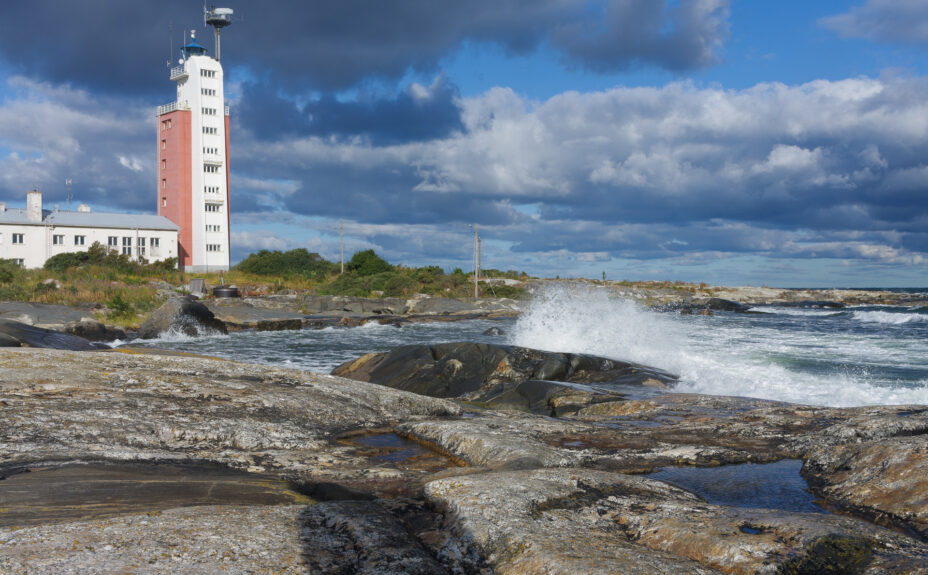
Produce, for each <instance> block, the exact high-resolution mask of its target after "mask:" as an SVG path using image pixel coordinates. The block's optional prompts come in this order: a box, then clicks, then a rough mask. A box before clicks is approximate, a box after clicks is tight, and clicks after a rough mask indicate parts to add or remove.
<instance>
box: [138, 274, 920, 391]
mask: <svg viewBox="0 0 928 575" xmlns="http://www.w3.org/2000/svg"><path fill="white" fill-rule="evenodd" d="M753 311H755V312H757V313H750V314H742V313H733V312H715V313H714V315H712V316H701V315H682V314H680V313H678V312H673V311H665V312H662V311H657V310H652V309H649V308H646V307H644V306H642V305H640V304H638V303H635V302H632V301H629V300H624V299H621V298H618V297H616V295H615V292H613V291H612V290H610V289H608V288H596V287H583V286H581V287H577V286H563V285H562V286H555V287H553V288H550V289H547V290H545V291H543V292H541V293H538V294H536V295H535V297H534V298H533V299H532V301H531V302H530V304H529V305H528V308H527V310H526V311H525V312H524V313H523V314H522V315H521V316H520V317H519V318H518V319H508V320H469V321H461V322H450V323H446V322H436V323H411V324H402V325H401V326H400V327H396V326H393V325H379V324H376V323H371V324H367V325H364V326H361V327H355V328H343V327H331V328H326V329H322V330H300V331H281V332H237V333H233V334H229V335H206V336H200V337H194V338H191V337H186V336H182V335H176V334H168V335H166V336H164V337H162V338H161V339H158V340H152V341H149V342H144V343H143V345H149V346H153V347H162V348H168V349H176V350H182V351H188V352H192V353H200V354H206V355H213V356H218V357H224V358H230V359H237V360H241V361H250V362H256V363H265V364H271V365H279V366H283V367H293V368H298V369H306V370H310V371H315V372H320V373H327V372H329V371H331V370H332V368H334V367H335V366H337V365H339V364H340V363H342V362H345V361H348V360H351V359H354V358H356V357H358V356H360V355H363V354H365V353H370V352H377V351H385V350H388V349H392V348H394V347H397V346H400V345H407V344H435V343H441V342H450V341H480V342H488V343H498V344H513V345H520V346H525V347H533V348H538V349H544V350H550V351H559V352H571V353H587V354H594V355H600V356H605V357H610V358H614V359H619V360H625V361H632V362H637V363H642V364H645V365H650V366H653V367H657V368H660V369H663V370H666V371H670V372H672V373H675V374H677V375H679V377H680V380H679V382H678V383H677V384H676V386H675V387H674V391H678V392H689V393H701V394H714V395H737V396H746V397H757V398H765V399H774V400H781V401H789V402H795V403H803V404H811V405H825V406H855V405H876V404H886V405H892V404H928V308H917V307H893V306H860V307H848V308H843V309H800V308H791V307H777V306H762V307H758V308H755V309H754V310H753ZM490 327H499V328H501V329H502V330H503V331H505V332H506V335H504V336H490V335H483V332H484V331H486V330H487V329H488V328H490ZM139 343H142V342H133V344H139Z"/></svg>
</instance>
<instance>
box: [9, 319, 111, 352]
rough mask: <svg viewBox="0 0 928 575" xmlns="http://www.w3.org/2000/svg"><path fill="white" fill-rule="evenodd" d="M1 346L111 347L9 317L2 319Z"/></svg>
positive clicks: (51, 347) (76, 348) (52, 347)
mask: <svg viewBox="0 0 928 575" xmlns="http://www.w3.org/2000/svg"><path fill="white" fill-rule="evenodd" d="M0 347H40V348H49V349H68V350H71V351H91V350H95V349H109V348H108V347H107V346H105V345H103V344H94V343H91V342H90V341H88V340H87V339H85V338H83V337H79V336H76V335H70V334H66V333H61V332H57V331H52V330H50V329H44V328H41V327H35V326H32V325H28V324H25V323H22V322H18V321H13V320H9V319H0Z"/></svg>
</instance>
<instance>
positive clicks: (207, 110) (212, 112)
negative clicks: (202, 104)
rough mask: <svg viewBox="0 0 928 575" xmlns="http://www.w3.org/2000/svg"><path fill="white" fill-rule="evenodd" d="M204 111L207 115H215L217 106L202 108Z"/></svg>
mask: <svg viewBox="0 0 928 575" xmlns="http://www.w3.org/2000/svg"><path fill="white" fill-rule="evenodd" d="M201 110H202V112H203V114H204V115H206V116H215V115H216V108H201Z"/></svg>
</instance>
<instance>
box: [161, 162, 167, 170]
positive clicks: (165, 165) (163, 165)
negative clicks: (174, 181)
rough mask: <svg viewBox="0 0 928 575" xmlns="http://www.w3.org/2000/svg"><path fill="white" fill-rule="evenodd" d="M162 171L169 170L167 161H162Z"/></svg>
mask: <svg viewBox="0 0 928 575" xmlns="http://www.w3.org/2000/svg"><path fill="white" fill-rule="evenodd" d="M161 169H162V170H166V169H168V161H167V160H161Z"/></svg>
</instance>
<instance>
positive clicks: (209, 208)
mask: <svg viewBox="0 0 928 575" xmlns="http://www.w3.org/2000/svg"><path fill="white" fill-rule="evenodd" d="M220 207H221V206H220V205H219V204H206V211H207V212H218V211H219V208H220Z"/></svg>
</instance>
